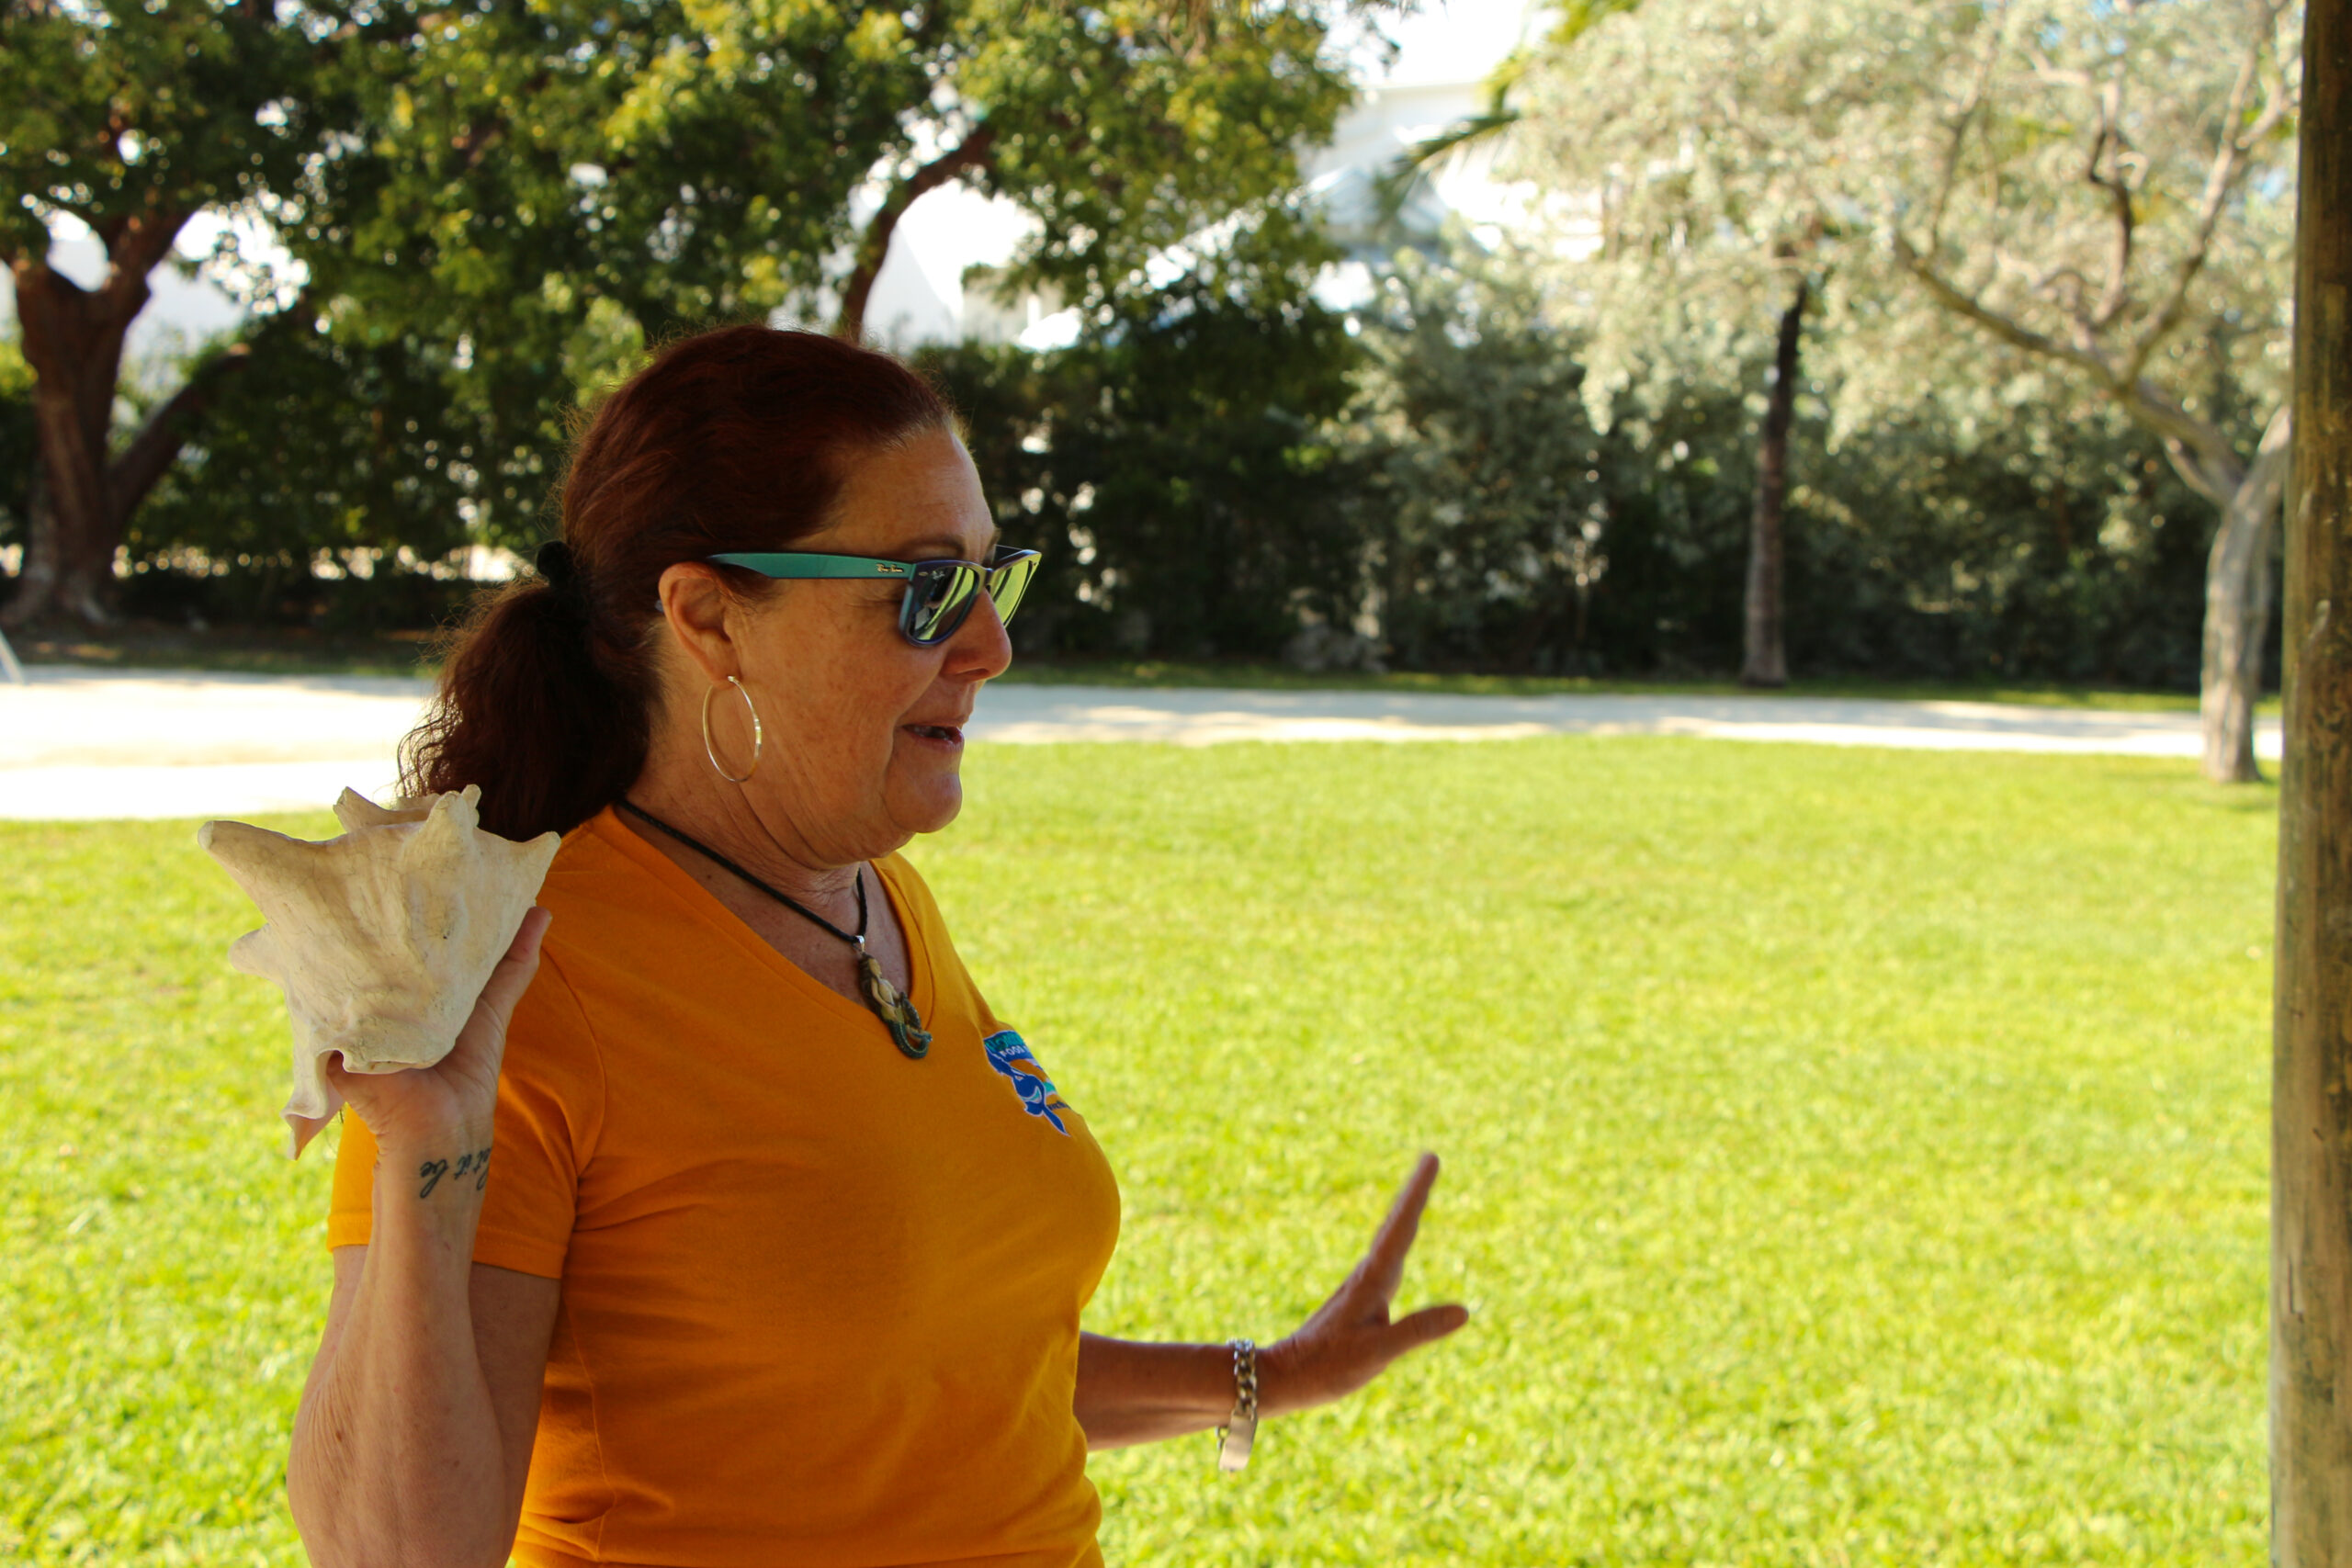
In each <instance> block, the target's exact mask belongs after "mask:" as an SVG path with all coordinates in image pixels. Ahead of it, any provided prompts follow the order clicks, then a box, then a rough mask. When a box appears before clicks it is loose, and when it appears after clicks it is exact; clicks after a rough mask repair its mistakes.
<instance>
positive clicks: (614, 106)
mask: <svg viewBox="0 0 2352 1568" xmlns="http://www.w3.org/2000/svg"><path fill="white" fill-rule="evenodd" d="M1325 30H1326V23H1325V14H1324V12H1323V11H1322V10H1320V9H1318V8H1317V7H1316V6H1312V5H1299V6H1267V7H1261V8H1260V9H1257V10H1254V11H1252V12H1250V13H1249V14H1248V16H1246V17H1231V18H1227V17H1210V18H1207V19H1205V20H1204V21H1201V22H1199V23H1197V24H1194V23H1187V22H1184V21H1182V20H1181V19H1178V18H1175V17H1171V16H1170V15H1169V14H1168V11H1167V8H1165V7H1162V6H1151V5H1142V4H1133V3H1130V4H1125V5H1117V6H1074V5H1069V4H1056V5H1035V4H1029V3H1026V0H935V3H933V4H930V5H926V6H917V7H908V6H897V5H889V6H885V5H878V4H876V5H868V6H863V7H857V6H806V5H801V4H798V3H797V0H749V3H745V4H735V5H717V4H709V3H706V0H641V3H639V4H635V5H632V6H628V7H625V8H615V7H613V6H608V5H603V4H587V3H584V0H583V3H579V4H572V3H567V0H553V3H542V4H530V5H525V4H521V3H519V0H500V3H496V4H491V5H487V6H476V7H472V8H469V9H467V10H464V11H461V12H455V13H449V14H447V15H446V16H445V17H443V18H442V21H441V24H440V25H438V26H436V27H435V28H431V29H427V30H425V31H424V32H421V33H419V34H418V35H416V37H415V38H414V39H413V41H412V42H411V43H410V45H409V46H408V49H407V53H406V55H405V57H404V58H401V59H399V60H397V61H394V60H390V59H387V58H383V57H378V58H376V59H373V60H371V61H369V62H367V63H368V73H367V74H366V75H365V76H364V78H362V79H360V80H358V81H357V82H356V85H355V87H354V89H353V90H354V91H355V93H356V95H357V96H358V97H359V98H360V99H361V101H362V102H363V104H364V105H365V107H366V114H365V118H366V123H367V126H368V134H367V136H366V138H365V139H364V140H361V141H354V142H351V143H347V144H343V145H339V146H337V147H334V148H331V149H329V150H328V152H327V153H326V155H325V156H323V157H322V159H320V160H318V161H317V163H316V164H315V165H314V167H313V168H312V169H311V171H310V172H309V174H308V175H307V176H306V179H305V181H304V183H303V185H302V186H301V188H300V191H299V192H298V193H297V197H296V199H295V200H294V201H293V202H291V203H289V204H288V206H287V208H286V209H284V210H283V211H282V213H281V216H280V224H281V228H282V229H283V230H284V231H285V232H286V233H287V235H288V241H289V243H291V244H292V246H293V248H294V249H295V251H296V254H298V255H299V256H300V257H301V258H302V259H303V260H304V262H305V263H306V264H307V265H309V267H310V269H311V277H312V283H311V289H312V294H313V297H314V298H315V299H316V300H317V301H318V310H319V313H320V316H321V319H322V321H325V322H326V323H327V326H328V329H329V330H330V331H332V332H333V333H335V334H336V335H337V336H338V338H340V339H342V340H343V341H345V342H347V343H349V344H353V345H355V346H356V347H363V348H364V347H367V346H368V345H373V344H384V343H390V342H394V341H400V342H403V343H406V344H410V345H411V349H410V353H411V355H412V359H413V360H417V359H419V356H421V357H422V358H424V359H429V358H431V357H433V356H435V355H437V356H438V357H439V359H440V360H441V362H442V364H443V365H444V367H445V368H446V373H447V377H448V378H449V381H450V385H451V387H452V389H453V400H452V404H451V414H452V417H453V418H454V419H458V420H459V421H461V422H463V423H466V424H467V425H468V426H469V429H468V430H467V431H466V432H465V433H464V434H462V437H460V435H459V434H458V433H457V432H454V431H453V432H451V433H449V434H448V436H447V439H446V440H445V442H444V445H445V446H447V445H448V444H449V442H450V441H455V440H459V439H462V442H463V444H464V445H465V446H468V447H469V449H470V450H471V451H472V452H473V453H474V454H475V456H474V457H473V458H472V459H471V460H470V463H469V468H471V469H472V471H473V472H474V473H475V474H476V480H475V488H474V491H473V493H472V495H471V497H470V504H471V506H472V508H473V514H474V518H475V524H476V526H477V529H478V530H479V531H481V534H482V535H483V536H485V537H488V538H492V539H496V540H501V541H503V542H507V543H510V544H523V543H526V542H527V541H528V540H529V539H530V538H531V537H533V536H536V535H537V532H538V531H539V529H540V526H541V525H540V522H539V519H538V513H537V506H538V501H539V497H540V495H541V493H542V492H543V491H544V490H545V487H546V486H547V484H548V479H549V478H550V477H551V475H552V473H553V471H554V469H555V467H556V466H557V464H558V463H559V462H560V452H561V450H562V447H563V445H564V443H565V441H566V440H567V439H568V434H569V431H568V423H567V421H568V417H569V411H570V410H571V408H572V407H574V406H575V405H576V404H578V403H580V402H582V401H586V400H593V399H594V397H595V396H596V395H597V392H598V390H599V389H601V388H602V387H603V386H605V385H608V384H609V383H610V382H611V381H613V380H614V379H616V378H618V377H620V376H622V375H625V374H626V373H627V372H628V370H629V369H631V368H633V367H634V366H635V365H636V364H637V363H638V362H639V357H640V356H641V355H642V352H643V350H644V347H645V345H646V344H648V343H651V342H659V341H661V340H662V339H663V338H665V337H668V336H672V335H674V334H676V333H680V332H682V331H686V330H691V329H692V328H694V327H695V326H699V325H703V324H707V323H708V322H711V321H718V320H727V319H741V318H744V317H753V318H763V317H766V316H769V315H771V314H773V313H775V312H777V311H779V310H783V311H788V312H790V313H793V314H796V315H798V316H800V317H801V318H802V319H813V318H820V317H824V316H831V318H832V319H833V321H834V323H835V326H836V329H837V330H838V331H841V332H842V333H848V334H851V335H856V334H859V333H863V332H864V331H865V325H866V323H865V311H866V301H867V299H868V296H869V294H870V290H871V288H872V286H873V282H874V279H875V276H876V275H877V273H878V272H879V269H880V266H881V264H882V261H883V259H884V258H885V257H886V256H887V254H888V248H889V242H890V238H891V235H892V233H893V232H894V231H895V227H896V225H897V223H898V221H899V219H900V218H901V217H902V216H903V215H904V213H905V212H906V210H907V209H908V208H909V207H910V206H911V205H912V203H913V202H914V201H915V200H916V199H917V198H918V197H921V196H922V195H923V194H924V193H925V192H927V191H929V190H932V189H933V188H936V187H938V186H942V185H944V184H946V183H949V182H950V181H961V182H963V183H965V184H967V185H971V186H975V187H977V188H980V189H984V190H987V191H989V192H992V193H995V194H998V195H1001V196H1004V197H1009V198H1011V199H1012V200H1013V201H1015V202H1016V203H1018V204H1020V205H1022V206H1023V207H1024V208H1025V209H1028V210H1029V211H1030V212H1031V214H1033V215H1034V216H1035V218H1036V220H1037V224H1038V227H1037V230H1036V232H1035V235H1034V236H1033V237H1032V239H1031V240H1030V242H1029V243H1027V245H1026V247H1025V249H1024V250H1023V253H1022V254H1020V255H1018V256H1016V257H1015V258H1014V262H1013V265H1012V267H1011V268H1010V269H1009V271H1008V272H1007V274H1006V275H1005V278H1004V281H1005V283H1006V284H1007V286H1009V287H1022V286H1026V285H1040V286H1050V287H1053V288H1057V290H1059V291H1060V293H1061V294H1062V295H1063V296H1064V298H1065V299H1069V300H1070V301H1071V302H1073V303H1077V304H1080V305H1081V306H1083V307H1085V308H1087V309H1088V310H1092V311H1095V312H1097V313H1100V312H1101V311H1103V310H1109V309H1110V308H1111V301H1112V299H1113V298H1114V295H1115V294H1116V293H1117V292H1118V291H1119V290H1121V289H1123V288H1135V287H1136V275H1137V274H1138V273H1139V272H1140V270H1141V269H1142V268H1143V267H1144V265H1145V264H1146V262H1147V261H1148V259H1149V258H1150V257H1151V256H1152V255H1154V254H1156V253H1157V252H1159V251H1160V250H1162V249H1164V248H1165V247H1167V246H1169V245H1170V244H1172V243H1176V242H1178V241H1181V240H1182V239H1184V238H1185V237H1186V236H1188V235H1193V234H1195V233H1197V232H1199V231H1201V230H1203V229H1204V228H1206V227H1209V226H1211V225H1214V224H1215V223H1216V222H1217V221H1218V220H1222V219H1225V218H1226V217H1227V216H1228V215H1229V214H1232V213H1234V212H1235V211H1236V210H1237V209H1242V208H1245V207H1246V206H1248V205H1249V204H1250V202H1252V201H1255V200H1258V199H1260V198H1261V197H1264V196H1266V195H1267V194H1269V193H1271V192H1273V191H1277V190H1280V189H1283V188H1285V187H1286V186H1289V185H1290V184H1292V183H1294V182H1295V177H1296V154H1297V149H1298V147H1299V146H1301V145H1302V144H1304V143H1306V142H1311V141H1316V140H1318V139H1321V138H1323V137H1325V136H1327V135H1328V134H1329V128H1330V125H1331V123H1332V121H1333V119H1334V118H1335V117H1336V116H1337V114H1338V111H1339V109H1340V107H1341V106H1342V105H1343V104H1344V103H1345V101H1346V98H1347V91H1348V89H1347V85H1346V83H1345V81H1344V79H1343V78H1342V76H1341V75H1340V73H1338V72H1337V71H1336V70H1335V69H1333V68H1332V67H1331V66H1329V65H1328V64H1326V63H1325V62H1322V60H1321V58H1320V50H1321V43H1322V39H1323V38H1324V34H1325Z"/></svg>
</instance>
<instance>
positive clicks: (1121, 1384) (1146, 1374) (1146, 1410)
mask: <svg viewBox="0 0 2352 1568" xmlns="http://www.w3.org/2000/svg"><path fill="white" fill-rule="evenodd" d="M1278 1359H1279V1358H1278V1357H1277V1355H1276V1354H1275V1352H1274V1350H1273V1348H1272V1347H1269V1348H1267V1349H1265V1350H1261V1351H1260V1352H1259V1356H1258V1377H1259V1388H1260V1393H1259V1412H1260V1414H1261V1415H1272V1414H1273V1413H1274V1404H1275V1401H1276V1399H1277V1398H1278V1396H1277V1395H1276V1393H1275V1390H1274V1388H1273V1386H1272V1384H1274V1383H1279V1382H1280V1381H1281V1373H1280V1371H1279V1370H1278V1369H1277V1367H1276V1365H1275V1364H1274V1363H1275V1362H1276V1361H1278ZM1074 1404H1075V1407H1076V1409H1077V1412H1078V1424H1079V1425H1080V1427H1083V1428H1085V1431H1086V1446H1087V1448H1089V1449H1090V1450H1094V1449H1123V1448H1126V1447H1129V1446H1130V1445H1132V1444H1136V1443H1156V1442H1160V1441H1162V1440H1164V1439H1166V1438H1182V1437H1186V1436H1188V1435H1190V1434H1192V1433H1193V1432H1205V1431H1208V1430H1209V1429H1210V1428H1211V1427H1220V1426H1223V1425H1224V1424H1225V1419H1226V1417H1227V1416H1230V1415H1232V1414H1233V1404H1234V1382H1233V1347H1232V1346H1230V1345H1182V1344H1159V1343H1152V1342H1148V1341H1144V1340H1136V1339H1110V1338H1105V1337H1103V1336H1102V1335H1100V1334H1081V1335H1080V1336H1079V1337H1078V1397H1077V1399H1076V1400H1075V1402H1074Z"/></svg>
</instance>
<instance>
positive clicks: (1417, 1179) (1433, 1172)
mask: <svg viewBox="0 0 2352 1568" xmlns="http://www.w3.org/2000/svg"><path fill="white" fill-rule="evenodd" d="M1437 1172H1438V1158H1437V1156H1435V1155H1431V1154H1425V1155H1423V1156H1421V1157H1420V1158H1419V1160H1417V1161H1415V1162H1414V1165H1413V1174H1412V1175H1410V1176H1408V1177H1407V1178H1406V1179H1405V1185H1404V1187H1403V1189H1402V1190H1399V1191H1398V1192H1397V1201H1396V1202H1394V1203H1392V1204H1390V1205H1389V1208H1388V1217H1387V1218H1386V1219H1385V1220H1383V1221H1381V1222H1380V1229H1379V1230H1377V1231H1375V1232H1374V1233H1373V1237H1372V1250H1371V1251H1370V1252H1368V1253H1366V1254H1365V1255H1364V1260H1363V1282H1364V1284H1365V1285H1366V1286H1368V1287H1370V1288H1371V1289H1373V1290H1374V1291H1377V1292H1379V1293H1380V1296H1381V1299H1382V1300H1384V1301H1385V1300H1386V1299H1387V1298H1388V1297H1390V1296H1393V1295H1395V1294H1396V1293H1397V1281H1398V1280H1402V1279H1403V1278H1404V1277H1405V1255H1406V1254H1407V1253H1408V1252H1410V1251H1412V1250H1413V1239H1414V1237H1416V1236H1418V1235H1419V1234H1420V1230H1421V1211H1422V1210H1424V1209H1426V1208H1428V1207H1429V1201H1430V1188H1432V1187H1434V1186H1436V1185H1437Z"/></svg>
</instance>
